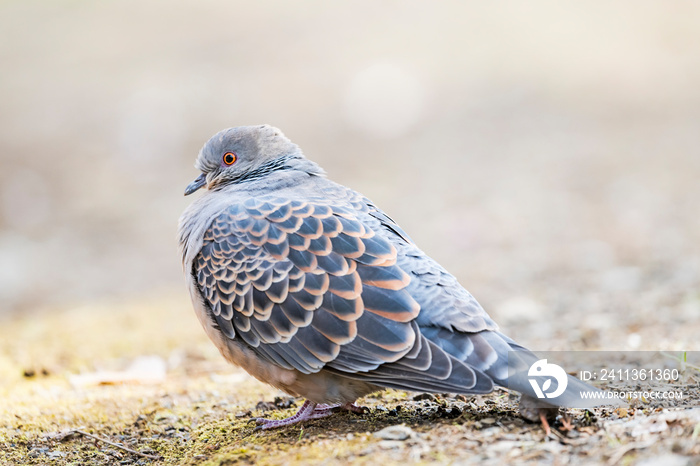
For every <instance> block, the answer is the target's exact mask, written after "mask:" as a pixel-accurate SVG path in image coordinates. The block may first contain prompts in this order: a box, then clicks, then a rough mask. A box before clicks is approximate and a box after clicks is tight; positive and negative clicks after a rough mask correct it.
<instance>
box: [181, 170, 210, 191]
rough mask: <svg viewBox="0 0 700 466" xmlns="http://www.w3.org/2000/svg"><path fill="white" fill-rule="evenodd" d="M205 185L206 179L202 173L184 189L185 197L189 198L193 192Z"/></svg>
mask: <svg viewBox="0 0 700 466" xmlns="http://www.w3.org/2000/svg"><path fill="white" fill-rule="evenodd" d="M205 184H207V177H206V175H205V174H204V173H202V174H201V175H199V176H198V177H197V178H196V179H195V180H194V181H193V182H192V183H190V184H189V185H188V186H187V188H185V196H189V195H190V194H192V193H193V192H195V191H197V190H198V189H199V188H201V187H202V186H204V185H205Z"/></svg>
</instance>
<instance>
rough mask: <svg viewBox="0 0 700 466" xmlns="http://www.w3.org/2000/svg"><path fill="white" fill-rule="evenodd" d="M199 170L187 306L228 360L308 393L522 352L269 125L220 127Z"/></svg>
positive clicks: (407, 383)
mask: <svg viewBox="0 0 700 466" xmlns="http://www.w3.org/2000/svg"><path fill="white" fill-rule="evenodd" d="M229 153H230V154H232V155H233V156H234V157H235V161H234V162H233V163H232V164H231V165H228V164H227V163H226V161H225V159H224V158H223V156H224V155H225V154H229ZM232 159H233V157H231V156H229V157H228V159H226V160H229V161H230V160H232ZM196 167H197V168H198V169H199V170H200V171H201V172H202V175H201V176H200V177H199V178H198V179H197V180H195V182H193V183H192V185H190V186H189V187H188V189H187V194H189V193H191V192H194V191H196V190H197V189H199V188H201V187H206V188H207V191H206V193H205V194H204V195H203V196H201V197H200V198H199V199H198V200H196V201H195V202H194V203H193V204H192V205H191V206H190V207H189V208H188V209H187V210H186V211H185V213H184V214H183V216H182V217H181V219H180V228H179V240H180V246H181V251H182V259H183V264H184V270H185V273H186V276H187V282H188V286H189V290H190V294H191V296H192V301H193V304H194V308H195V310H196V313H197V316H198V318H199V320H200V322H201V323H202V325H203V327H204V328H205V330H206V332H207V334H208V335H209V337H210V338H211V339H212V341H213V342H214V343H215V344H216V346H217V347H218V348H219V350H220V351H221V353H222V354H223V355H224V357H226V358H227V359H228V360H229V361H230V362H232V363H234V364H236V365H239V366H241V367H243V368H244V369H245V370H247V371H248V372H249V373H250V374H251V375H253V376H255V377H256V378H258V379H259V380H261V381H263V382H266V383H269V384H271V385H273V386H275V387H277V388H280V389H282V390H284V391H286V392H288V393H290V394H293V395H297V396H303V397H305V398H307V399H308V400H310V401H312V402H313V403H328V404H334V403H340V404H345V403H352V402H353V401H355V400H356V399H357V398H358V397H360V396H363V395H366V394H368V393H370V392H373V391H376V390H378V389H380V388H381V387H390V388H397V389H404V390H412V391H421V392H423V391H425V392H452V393H464V394H470V393H488V392H490V391H492V390H493V387H494V384H497V385H506V384H507V379H508V367H507V356H508V351H510V350H513V349H516V350H522V351H527V350H525V349H524V348H522V347H521V346H519V345H517V344H516V343H515V342H513V341H512V340H511V339H510V338H508V337H506V336H505V335H503V334H501V333H500V332H499V331H498V327H497V325H496V324H495V323H494V322H493V320H492V319H491V318H490V317H489V316H488V314H487V313H486V312H485V311H484V310H483V309H482V307H481V306H480V305H479V303H478V302H477V301H476V300H475V299H474V297H472V295H471V294H469V292H467V291H466V290H465V289H464V288H463V287H462V286H461V285H460V284H459V283H458V282H457V280H456V279H455V277H453V276H452V275H451V274H450V273H448V272H447V271H446V270H445V269H444V268H442V267H441V266H440V265H439V264H438V263H437V262H435V261H434V260H433V259H431V258H430V257H428V256H427V255H426V254H425V253H424V252H423V251H421V250H420V249H419V248H418V247H417V246H416V245H415V244H414V243H413V241H412V240H411V239H410V237H409V236H408V235H407V234H406V233H405V232H404V231H403V230H402V229H401V228H400V227H399V226H398V225H397V224H396V223H395V222H394V221H393V220H392V219H391V218H390V217H389V216H387V215H386V214H385V213H384V212H382V211H381V210H380V209H379V208H378V207H377V206H375V205H374V204H373V203H372V202H371V201H370V200H369V199H367V198H366V197H364V196H362V195H361V194H359V193H357V192H355V191H353V190H351V189H348V188H346V187H344V186H341V185H339V184H337V183H334V182H333V181H330V180H329V179H327V178H326V177H325V175H324V172H323V170H322V169H321V168H320V167H319V166H318V165H316V164H315V163H313V162H311V161H309V160H308V159H306V158H305V157H304V156H303V155H302V152H301V151H300V149H299V148H298V147H297V146H296V145H295V144H293V143H292V142H290V141H289V140H288V139H287V138H286V137H285V136H284V135H283V134H282V133H281V132H280V131H279V130H277V129H276V128H273V127H271V126H267V125H263V126H248V127H237V128H231V129H227V130H224V131H221V132H220V133H218V134H216V135H215V136H214V137H212V138H211V139H210V140H209V141H208V142H207V143H206V144H205V145H204V147H203V148H202V150H201V152H200V154H199V157H198V159H197V162H196ZM528 354H532V353H528ZM532 358H535V356H534V355H532ZM532 360H533V361H534V360H536V359H532ZM570 379H571V380H570V382H571V383H573V384H576V383H578V384H579V385H580V384H581V383H580V382H578V380H577V379H574V378H570ZM521 385H522V386H518V387H516V388H517V389H518V390H519V391H522V392H523V393H524V394H527V395H530V396H534V394H533V393H532V389H531V387H530V386H529V385H527V384H521ZM577 386H578V385H577ZM551 401H552V402H553V403H555V404H558V405H565V403H567V397H566V396H563V397H560V399H557V400H551ZM312 409H313V408H312Z"/></svg>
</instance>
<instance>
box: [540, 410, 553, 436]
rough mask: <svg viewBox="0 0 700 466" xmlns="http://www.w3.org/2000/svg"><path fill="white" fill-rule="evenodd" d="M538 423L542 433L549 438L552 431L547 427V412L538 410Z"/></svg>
mask: <svg viewBox="0 0 700 466" xmlns="http://www.w3.org/2000/svg"><path fill="white" fill-rule="evenodd" d="M540 422H541V423H542V428H543V429H544V433H545V434H546V435H547V437H549V436H550V435H551V434H552V429H551V428H550V427H549V421H547V412H546V411H545V410H544V409H542V410H540Z"/></svg>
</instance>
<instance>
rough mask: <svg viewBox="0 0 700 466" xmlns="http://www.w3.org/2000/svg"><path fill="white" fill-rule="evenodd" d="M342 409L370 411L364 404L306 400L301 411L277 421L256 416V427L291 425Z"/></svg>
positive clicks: (355, 411) (319, 417) (359, 411)
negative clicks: (320, 402) (321, 402)
mask: <svg viewBox="0 0 700 466" xmlns="http://www.w3.org/2000/svg"><path fill="white" fill-rule="evenodd" d="M340 410H346V411H352V412H353V413H365V412H367V411H368V410H367V408H365V407H363V406H357V405H356V404H355V403H345V404H342V405H341V404H335V405H327V404H319V405H317V404H316V403H314V402H313V401H309V400H306V401H305V402H304V404H303V405H301V408H299V411H297V412H296V414H294V415H293V416H290V417H288V418H286V419H281V420H279V421H275V420H271V419H263V418H260V417H257V418H254V419H255V422H257V423H258V427H256V428H255V429H256V430H258V429H276V428H277V427H285V426H291V425H294V424H296V423H298V422H302V421H310V420H312V419H321V418H324V417H326V416H330V415H331V414H333V413H335V412H337V411H340Z"/></svg>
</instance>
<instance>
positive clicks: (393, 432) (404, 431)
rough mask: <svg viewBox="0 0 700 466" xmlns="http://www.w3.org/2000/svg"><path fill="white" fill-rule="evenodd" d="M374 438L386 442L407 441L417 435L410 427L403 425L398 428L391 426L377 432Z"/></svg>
mask: <svg viewBox="0 0 700 466" xmlns="http://www.w3.org/2000/svg"><path fill="white" fill-rule="evenodd" d="M374 436H375V437H377V438H380V439H384V440H406V439H408V438H412V437H415V436H416V433H415V432H414V431H413V429H411V428H410V427H408V426H405V425H403V424H401V425H398V426H389V427H385V428H384V429H382V430H380V431H379V432H375V433H374Z"/></svg>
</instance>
